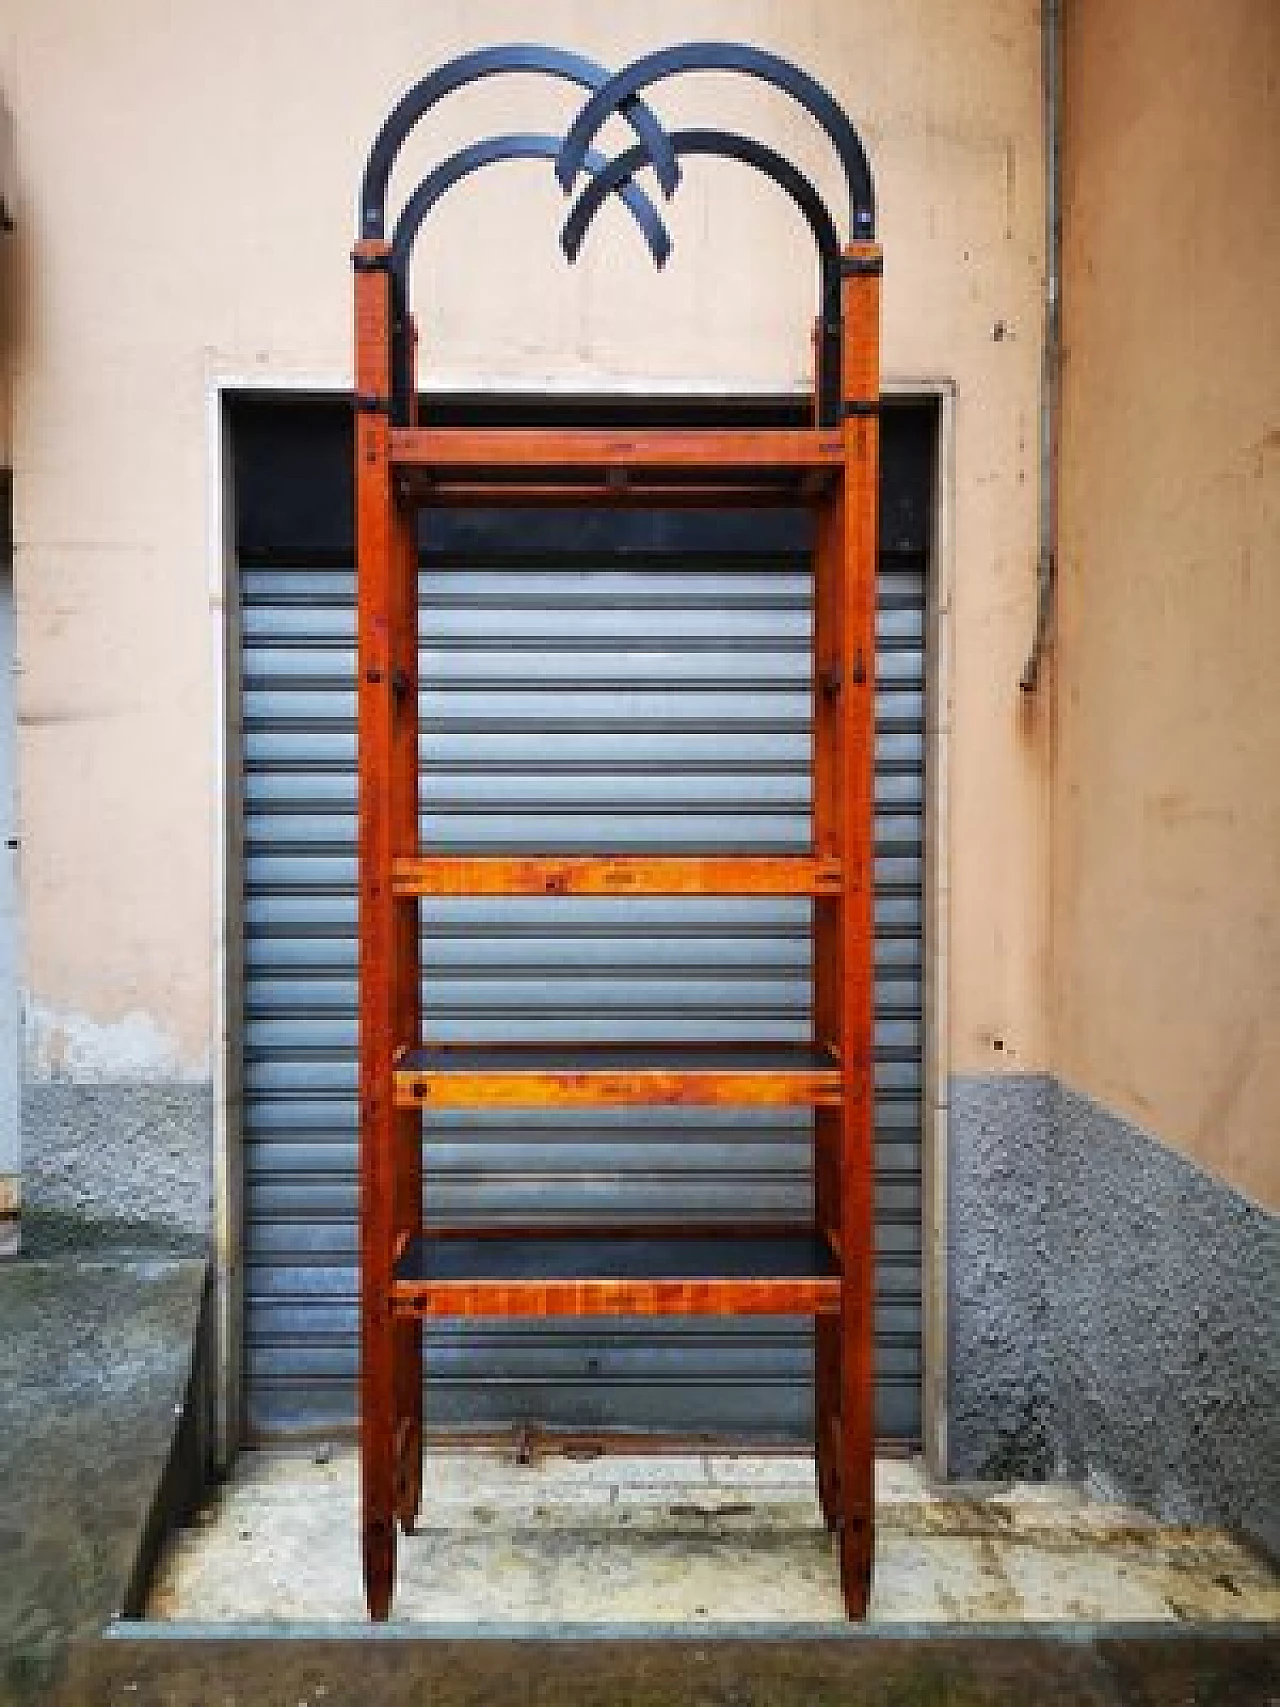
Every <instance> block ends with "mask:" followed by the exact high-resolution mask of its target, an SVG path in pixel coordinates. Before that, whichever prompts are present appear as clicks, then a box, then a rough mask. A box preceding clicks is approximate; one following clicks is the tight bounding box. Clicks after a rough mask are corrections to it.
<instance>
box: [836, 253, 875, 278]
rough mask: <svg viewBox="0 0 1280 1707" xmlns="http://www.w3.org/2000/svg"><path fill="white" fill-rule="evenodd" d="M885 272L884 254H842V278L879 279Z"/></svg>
mask: <svg viewBox="0 0 1280 1707" xmlns="http://www.w3.org/2000/svg"><path fill="white" fill-rule="evenodd" d="M883 273H884V256H883V255H841V257H840V277H841V278H842V279H878V278H880V277H881V276H882V275H883Z"/></svg>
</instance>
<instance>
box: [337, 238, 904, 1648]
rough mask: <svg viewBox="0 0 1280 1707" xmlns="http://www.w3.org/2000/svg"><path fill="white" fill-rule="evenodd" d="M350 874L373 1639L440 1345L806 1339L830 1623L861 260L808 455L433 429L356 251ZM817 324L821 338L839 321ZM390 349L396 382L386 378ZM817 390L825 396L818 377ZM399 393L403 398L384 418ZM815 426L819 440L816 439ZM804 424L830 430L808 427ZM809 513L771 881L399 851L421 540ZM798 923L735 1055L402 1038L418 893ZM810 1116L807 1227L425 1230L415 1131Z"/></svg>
mask: <svg viewBox="0 0 1280 1707" xmlns="http://www.w3.org/2000/svg"><path fill="white" fill-rule="evenodd" d="M354 259H355V267H356V274H355V289H356V313H355V325H356V363H355V366H356V403H357V431H356V486H357V559H358V575H357V606H358V611H357V668H358V676H359V680H358V696H357V723H358V773H359V781H358V811H359V832H358V837H359V840H358V867H359V1108H360V1193H359V1213H360V1288H361V1305H360V1323H361V1363H360V1446H361V1502H362V1545H363V1558H364V1574H365V1585H366V1593H367V1598H368V1604H369V1609H370V1613H371V1615H372V1616H373V1617H374V1618H377V1619H381V1618H385V1617H386V1616H387V1614H388V1611H389V1608H390V1602H391V1595H392V1590H393V1584H394V1574H395V1551H396V1525H397V1523H399V1525H400V1526H401V1527H402V1528H404V1529H406V1530H408V1529H411V1528H412V1526H413V1524H414V1522H415V1519H416V1517H417V1514H418V1510H419V1505H420V1501H421V1497H422V1404H423V1381H422V1339H423V1329H424V1323H426V1322H428V1321H432V1320H436V1319H441V1318H468V1317H469V1318H477V1317H483V1318H495V1317H523V1318H530V1317H556V1316H560V1317H564V1316H609V1315H624V1314H625V1315H629V1316H662V1315H681V1316H687V1315H694V1314H708V1315H726V1316H735V1315H739V1316H740V1315H750V1314H770V1315H778V1314H803V1315H811V1316H813V1317H814V1318H815V1323H816V1329H815V1343H816V1354H815V1407H814V1408H815V1417H816V1430H815V1432H816V1442H815V1444H816V1459H817V1482H818V1491H819V1495H820V1500H821V1507H822V1511H823V1513H824V1515H825V1518H826V1521H827V1523H828V1525H829V1526H830V1528H831V1529H832V1531H833V1532H834V1535H835V1537H836V1545H837V1546H838V1550H839V1561H840V1571H841V1579H842V1584H843V1590H844V1597H845V1602H846V1605H847V1608H848V1612H849V1615H850V1616H851V1617H854V1618H859V1617H862V1616H863V1615H864V1613H865V1610H866V1604H867V1597H868V1593H869V1588H870V1581H871V1567H872V1554H873V1517H874V1513H873V1401H874V1378H873V1377H874V1371H873V1303H874V1256H875V1251H874V1219H873V1178H874V1169H873V1126H872V1121H873V1083H872V1073H873V937H874V920H873V894H872V876H873V843H872V811H873V781H874V736H875V711H874V706H875V667H874V666H875V571H876V498H877V487H878V428H879V420H878V398H879V304H880V271H881V268H880V252H879V249H878V247H877V245H876V244H875V243H874V242H873V241H870V240H859V241H855V242H852V243H850V244H848V245H846V246H844V247H843V250H842V252H841V254H840V256H839V265H838V268H837V269H836V272H835V275H834V276H835V277H836V279H837V284H836V289H837V291H838V299H839V300H838V302H837V303H834V304H833V303H831V302H828V303H827V304H826V317H825V320H824V321H823V323H822V324H821V325H820V327H819V328H818V330H817V332H816V334H815V347H816V349H817V351H818V362H817V365H818V367H819V370H820V371H821V369H822V363H823V360H824V355H825V359H826V361H827V362H828V364H829V362H830V358H831V354H832V347H833V346H832V337H833V329H834V336H835V337H836V338H837V339H838V356H839V360H838V366H837V370H836V371H837V373H838V376H839V393H840V395H839V398H838V400H837V407H836V408H835V409H834V410H833V409H832V407H831V403H832V399H831V396H830V394H829V393H828V395H827V397H826V399H825V404H824V399H823V397H822V395H821V384H820V382H817V381H816V382H815V392H816V393H817V394H818V395H816V398H815V421H816V422H817V423H818V424H816V425H815V426H813V427H812V428H811V429H807V430H803V431H799V430H797V431H718V430H716V431H711V430H708V431H695V430H688V429H681V430H678V431H673V430H658V431H641V432H629V431H613V430H580V431H563V430H556V431H549V430H545V429H538V428H533V427H531V428H529V429H527V430H522V429H503V430H497V429H485V430H462V429H440V428H433V427H432V426H431V425H430V424H429V422H427V423H425V424H424V423H423V422H422V421H420V419H419V415H418V408H417V405H416V402H415V401H414V399H415V398H416V396H417V384H416V377H417V376H416V374H415V373H414V372H413V371H412V368H413V364H412V349H413V334H412V323H411V320H410V319H409V317H408V313H407V306H406V303H405V301H404V299H403V292H402V287H401V284H400V282H399V281H398V278H397V269H396V265H395V255H394V253H393V246H392V245H390V244H388V243H387V242H386V241H384V240H383V239H382V238H380V237H369V236H366V237H365V238H363V239H362V240H361V241H360V242H359V243H358V244H357V247H356V250H355V255H354ZM833 309H834V310H835V311H836V312H835V314H833V312H832V310H833ZM406 349H407V350H408V352H409V357H408V363H409V372H408V379H407V381H405V380H403V379H398V374H397V360H398V355H397V352H403V351H405V350H406ZM827 383H828V386H829V384H830V380H829V378H828V382H827ZM397 386H399V391H398V394H397ZM833 416H834V419H833V418H832V417H833ZM824 418H825V419H824ZM546 503H552V504H555V505H565V504H574V503H581V504H583V505H592V506H595V505H602V504H630V505H641V506H643V505H660V506H663V507H668V506H672V505H684V504H690V505H699V506H705V507H711V508H714V507H717V506H723V507H732V508H735V509H736V508H740V507H741V506H743V505H747V504H751V505H756V504H759V505H786V506H795V505H805V506H808V507H809V508H810V509H811V510H812V511H813V513H814V517H815V529H814V539H815V544H814V553H813V576H814V623H813V657H812V666H813V668H812V681H813V740H812V766H813V778H812V802H813V804H812V830H811V844H810V847H809V849H808V851H807V852H805V853H804V854H802V855H797V856H794V857H786V856H772V855H771V856H767V857H764V856H761V857H756V856H742V857H738V856H730V855H728V854H725V855H716V854H714V853H712V854H707V855H703V856H700V857H648V856H646V857H618V856H615V855H602V856H600V857H591V856H587V855H575V856H571V857H560V856H551V855H548V856H546V857H540V856H538V855H536V854H530V855H528V856H525V855H510V854H503V855H501V856H493V857H477V856H475V855H472V854H468V855H459V856H458V857H452V856H450V855H448V854H447V853H444V852H441V851H440V850H439V849H432V848H423V847H420V846H419V840H418V763H419V756H418V747H417V730H418V717H417V700H418V684H417V656H418V644H419V634H418V610H417V551H416V537H417V534H416V527H417V515H418V512H419V510H420V509H421V508H422V507H423V506H427V507H436V506H441V505H466V504H481V505H485V506H493V505H497V504H513V505H521V506H528V505H537V504H546ZM445 895H448V896H463V895H498V896H505V895H537V896H581V895H590V896H636V895H668V896H670V895H681V896H698V895H733V896H760V897H770V896H805V897H809V898H810V899H811V902H812V907H811V917H812V930H813V989H812V1015H813V1024H812V1037H811V1040H810V1041H809V1042H808V1043H803V1044H793V1043H786V1042H778V1043H777V1044H774V1045H760V1044H749V1045H743V1046H734V1045H728V1044H723V1043H705V1044H700V1043H698V1042H696V1041H692V1040H689V1039H681V1040H680V1041H673V1042H672V1043H671V1044H670V1045H668V1046H662V1045H658V1044H651V1043H645V1044H636V1045H631V1046H626V1045H621V1046H620V1045H612V1044H610V1045H601V1044H592V1043H584V1044H583V1045H581V1046H580V1047H573V1046H570V1045H562V1044H555V1045H535V1044H515V1043H513V1044H510V1045H503V1044H490V1043H484V1044H481V1043H476V1044H470V1045H463V1044H442V1043H439V1042H433V1041H432V1040H431V1039H430V1038H425V1037H423V1036H422V1035H421V1014H420V997H419V989H420V982H419V980H420V976H421V975H422V973H423V971H424V970H425V973H426V976H427V977H428V978H429V977H430V974H431V968H430V966H429V965H428V966H427V967H426V968H425V969H424V968H423V967H421V966H420V963H419V959H420V956H419V920H418V902H419V901H420V900H421V899H422V898H424V897H431V896H445ZM637 1103H647V1104H680V1105H690V1104H703V1105H713V1104H714V1105H722V1106H732V1107H745V1106H760V1105H774V1106H783V1105H785V1106H791V1107H795V1106H802V1107H807V1108H811V1109H812V1110H813V1152H814V1187H815V1192H814V1202H815V1209H814V1215H813V1219H812V1221H811V1222H807V1223H805V1224H803V1225H779V1224H777V1223H774V1222H770V1223H763V1224H758V1225H732V1226H728V1227H726V1226H725V1225H723V1224H715V1223H711V1224H701V1225H689V1224H683V1223H682V1224H678V1225H646V1226H636V1225H634V1224H631V1223H626V1224H619V1225H617V1226H614V1227H609V1226H596V1227H594V1228H592V1229H591V1230H590V1232H589V1233H587V1232H584V1231H583V1229H582V1228H581V1227H578V1226H574V1227H564V1228H561V1229H557V1228H554V1227H547V1226H545V1225H539V1226H537V1227H536V1228H534V1227H529V1228H524V1229H521V1228H513V1227H510V1226H508V1225H503V1226H501V1227H498V1226H474V1227H466V1228H456V1227H455V1228H449V1229H448V1230H446V1231H441V1230H436V1229H432V1230H428V1229H427V1228H426V1227H425V1226H424V1223H423V1173H422V1129H423V1121H424V1119H425V1120H426V1121H428V1122H429V1121H430V1119H431V1116H432V1112H433V1111H434V1110H437V1109H445V1108H448V1109H457V1108H467V1107H481V1106H495V1105H503V1106H509V1107H513V1108H519V1107H532V1106H541V1105H549V1104H558V1105H577V1106H583V1105H600V1106H604V1105H618V1104H637Z"/></svg>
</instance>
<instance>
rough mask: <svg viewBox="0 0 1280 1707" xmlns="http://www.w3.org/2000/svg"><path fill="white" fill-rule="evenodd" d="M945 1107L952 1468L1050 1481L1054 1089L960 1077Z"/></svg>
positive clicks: (1039, 1078)
mask: <svg viewBox="0 0 1280 1707" xmlns="http://www.w3.org/2000/svg"><path fill="white" fill-rule="evenodd" d="M948 1103H949V1107H948V1124H947V1151H948V1182H947V1201H948V1206H949V1215H948V1221H949V1226H948V1294H949V1296H948V1305H947V1332H948V1350H947V1368H948V1394H947V1440H948V1469H949V1471H950V1473H951V1474H952V1475H953V1476H957V1477H964V1478H973V1479H978V1480H987V1479H991V1478H995V1479H1001V1478H1007V1477H1018V1476H1023V1477H1033V1478H1034V1477H1043V1476H1047V1475H1048V1474H1049V1473H1050V1471H1051V1470H1052V1468H1053V1464H1054V1446H1053V1429H1052V1423H1051V1418H1050V1400H1051V1392H1052V1382H1051V1374H1050V1356H1049V1338H1048V1320H1047V1315H1048V1300H1047V1293H1046V1285H1045V1282H1046V1277H1047V1275H1048V1273H1049V1270H1050V1267H1051V1265H1052V1260H1053V1259H1052V1255H1051V1250H1050V1222H1049V1154H1050V1144H1051V1122H1052V1113H1053V1081H1052V1079H1050V1078H1048V1077H1047V1076H1044V1075H1032V1074H1002V1075H995V1074H992V1075H991V1076H989V1077H987V1076H983V1077H972V1078H969V1077H965V1078H960V1077H956V1078H953V1079H952V1080H951V1082H950V1087H949V1098H948Z"/></svg>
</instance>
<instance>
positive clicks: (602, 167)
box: [391, 131, 838, 300]
mask: <svg viewBox="0 0 1280 1707" xmlns="http://www.w3.org/2000/svg"><path fill="white" fill-rule="evenodd" d="M560 142H561V139H560V137H558V136H543V135H539V134H536V133H534V132H530V131H514V132H512V133H511V134H510V135H507V136H491V137H489V138H488V139H487V140H486V141H484V142H473V143H471V144H469V145H468V146H467V147H466V148H460V149H459V150H458V152H457V153H456V154H452V155H450V157H449V158H448V159H447V160H445V161H443V162H442V163H441V164H440V165H439V166H437V167H436V168H435V169H434V171H431V172H429V173H428V174H427V176H426V177H425V178H424V179H423V180H422V182H421V183H420V184H419V185H418V187H417V189H415V190H414V192H413V194H412V195H411V196H410V197H409V199H408V201H407V202H406V203H405V204H404V207H403V208H402V209H401V211H400V217H399V218H398V219H397V220H396V228H395V232H394V234H393V236H392V239H391V271H392V275H393V276H394V278H395V280H396V284H397V286H398V287H399V289H400V291H401V293H402V296H403V298H404V299H405V300H407V296H408V273H409V257H410V255H411V254H412V251H413V245H414V240H415V239H416V237H417V235H418V231H419V229H420V228H421V226H422V222H423V220H425V219H426V217H427V215H428V214H429V213H430V212H431V210H432V208H433V207H434V206H435V205H436V203H437V202H438V201H439V200H440V198H441V197H442V196H443V195H445V193H446V192H447V191H449V190H451V189H452V188H453V186H454V185H455V184H457V183H461V181H462V179H463V178H468V177H470V175H471V174H472V173H473V172H478V171H479V170H480V169H481V168H482V167H484V166H492V165H495V164H497V163H498V162H499V161H502V160H554V159H555V157H556V154H557V152H558V151H559V148H560ZM632 152H633V153H634V154H635V155H636V157H637V164H636V165H634V166H632V167H631V169H630V171H627V172H623V173H622V174H621V175H620V177H612V169H613V165H614V164H615V163H614V162H612V161H610V160H609V158H608V156H607V155H604V154H600V153H598V152H597V151H596V150H595V149H594V148H593V149H589V150H588V151H587V154H586V156H585V158H584V161H583V164H584V165H585V166H586V169H587V171H588V172H590V173H591V174H592V184H591V186H590V187H589V188H588V189H587V190H585V191H584V192H583V195H582V198H581V200H582V201H585V200H586V198H587V196H589V195H591V194H592V192H593V191H594V189H595V188H596V187H597V186H598V185H599V184H600V183H601V182H602V180H603V176H604V175H608V176H610V178H611V181H610V182H609V184H608V186H607V188H606V189H605V191H604V195H602V196H601V197H599V198H598V199H597V200H596V201H594V202H593V204H592V209H591V212H592V213H594V212H595V210H596V208H597V207H598V206H599V204H600V201H603V200H604V199H605V197H607V196H609V195H611V194H613V193H614V192H615V191H616V193H617V195H618V197H619V198H620V200H622V201H623V202H625V203H626V205H627V207H628V208H629V209H630V211H631V215H632V218H633V219H634V220H635V222H636V224H637V225H638V226H639V227H640V230H641V231H642V232H643V234H644V239H645V242H646V243H647V244H648V245H649V253H650V254H651V255H652V256H653V264H654V266H655V267H661V266H663V265H664V264H665V262H666V260H667V257H668V256H669V255H670V253H671V238H670V236H669V235H668V232H667V228H666V226H665V225H664V224H663V222H662V215H661V214H660V213H659V212H658V210H657V208H656V207H655V206H654V205H653V203H652V201H650V199H649V197H648V196H647V195H646V194H645V192H644V191H643V190H642V189H641V188H640V186H639V184H634V183H631V182H629V181H628V180H629V179H630V177H631V173H632V172H635V171H637V170H639V167H640V166H643V165H647V164H648V160H649V155H648V152H647V151H646V150H645V149H644V148H643V147H638V148H636V149H634V150H632ZM587 217H588V218H590V217H591V215H590V214H588V216H587ZM584 229H585V227H584ZM579 242H581V238H579ZM561 246H562V247H563V239H562V243H561ZM565 253H566V254H568V251H567V250H566V251H565ZM574 258H575V257H574V256H572V255H571V256H569V259H570V260H573V259H574ZM837 260H838V257H837Z"/></svg>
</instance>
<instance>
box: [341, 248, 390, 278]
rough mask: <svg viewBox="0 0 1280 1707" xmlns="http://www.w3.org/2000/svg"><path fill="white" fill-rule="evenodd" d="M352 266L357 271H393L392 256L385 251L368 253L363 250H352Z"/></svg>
mask: <svg viewBox="0 0 1280 1707" xmlns="http://www.w3.org/2000/svg"><path fill="white" fill-rule="evenodd" d="M351 266H352V268H353V270H354V271H355V272H357V273H389V272H390V271H391V256H390V255H389V254H387V253H386V252H385V251H384V252H383V253H381V254H378V255H366V254H365V253H364V252H363V250H360V249H356V250H354V251H353V252H352V256H351Z"/></svg>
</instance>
